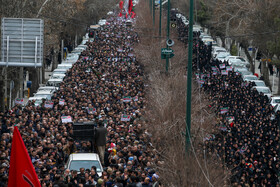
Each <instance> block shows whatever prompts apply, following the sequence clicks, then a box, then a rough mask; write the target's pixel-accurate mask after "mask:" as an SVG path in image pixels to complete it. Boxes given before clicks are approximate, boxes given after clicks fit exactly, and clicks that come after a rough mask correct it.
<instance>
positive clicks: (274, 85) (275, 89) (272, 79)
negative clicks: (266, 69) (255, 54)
mask: <svg viewBox="0 0 280 187" xmlns="http://www.w3.org/2000/svg"><path fill="white" fill-rule="evenodd" d="M255 63H256V64H255V73H257V74H259V75H261V72H260V69H259V65H260V61H258V60H256V62H255ZM269 82H270V85H271V92H272V94H273V95H274V96H275V95H276V94H277V92H278V85H279V84H278V83H279V77H277V76H276V68H274V73H273V75H269Z"/></svg>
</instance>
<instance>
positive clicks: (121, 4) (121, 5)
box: [119, 1, 123, 10]
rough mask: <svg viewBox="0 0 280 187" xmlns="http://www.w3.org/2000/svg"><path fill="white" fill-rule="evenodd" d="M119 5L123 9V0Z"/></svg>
mask: <svg viewBox="0 0 280 187" xmlns="http://www.w3.org/2000/svg"><path fill="white" fill-rule="evenodd" d="M119 7H120V9H121V10H122V9H123V1H120V3H119Z"/></svg>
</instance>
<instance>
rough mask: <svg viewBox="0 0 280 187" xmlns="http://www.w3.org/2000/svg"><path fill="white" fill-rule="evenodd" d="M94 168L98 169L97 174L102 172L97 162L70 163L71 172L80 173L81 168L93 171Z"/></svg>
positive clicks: (75, 161)
mask: <svg viewBox="0 0 280 187" xmlns="http://www.w3.org/2000/svg"><path fill="white" fill-rule="evenodd" d="M92 166H95V167H96V171H97V172H102V171H101V166H100V163H99V162H98V161H97V160H72V161H71V163H70V167H69V169H70V170H76V171H80V168H85V170H86V169H91V167H92Z"/></svg>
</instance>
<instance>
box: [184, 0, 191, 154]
mask: <svg viewBox="0 0 280 187" xmlns="http://www.w3.org/2000/svg"><path fill="white" fill-rule="evenodd" d="M189 18H190V20H189V41H188V76H187V112H186V152H188V149H189V146H190V141H191V140H190V139H191V104H192V102H191V101H192V55H193V0H190V16H189Z"/></svg>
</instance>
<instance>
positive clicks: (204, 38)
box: [201, 35, 214, 43]
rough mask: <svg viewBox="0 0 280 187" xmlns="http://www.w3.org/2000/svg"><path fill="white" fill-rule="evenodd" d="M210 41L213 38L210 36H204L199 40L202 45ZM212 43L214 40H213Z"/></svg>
mask: <svg viewBox="0 0 280 187" xmlns="http://www.w3.org/2000/svg"><path fill="white" fill-rule="evenodd" d="M210 40H213V38H212V37H211V36H208V35H204V36H203V37H202V39H201V41H203V43H206V42H208V41H210ZM213 41H214V40H213Z"/></svg>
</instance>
